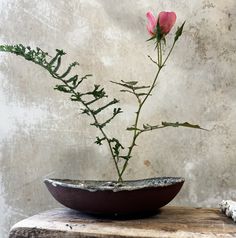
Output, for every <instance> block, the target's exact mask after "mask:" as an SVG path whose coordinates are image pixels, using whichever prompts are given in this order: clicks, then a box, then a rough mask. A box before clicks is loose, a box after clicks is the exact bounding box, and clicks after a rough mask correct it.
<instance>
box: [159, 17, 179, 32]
mask: <svg viewBox="0 0 236 238" xmlns="http://www.w3.org/2000/svg"><path fill="white" fill-rule="evenodd" d="M158 19H159V25H160V28H161V30H162V33H163V34H168V33H169V32H170V30H171V28H172V27H173V26H174V24H175V22H176V14H175V12H160V13H159V16H158Z"/></svg>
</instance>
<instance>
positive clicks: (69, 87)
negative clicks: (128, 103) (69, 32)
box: [0, 44, 124, 180]
mask: <svg viewBox="0 0 236 238" xmlns="http://www.w3.org/2000/svg"><path fill="white" fill-rule="evenodd" d="M0 51H2V52H9V53H13V54H15V55H18V56H21V57H23V58H25V59H26V60H28V61H32V62H33V63H35V64H37V65H39V66H41V67H42V68H44V69H46V70H47V71H48V73H49V74H50V75H51V76H52V77H53V78H55V79H57V80H58V81H60V84H57V85H56V86H55V88H54V89H55V90H58V91H60V92H64V93H68V94H70V99H71V101H76V102H79V103H81V104H82V106H83V108H81V111H82V114H86V115H88V116H91V117H92V118H93V122H92V123H91V124H90V125H92V126H95V127H96V128H98V129H99V130H100V132H101V134H102V136H103V137H102V139H99V137H97V138H96V141H95V143H96V144H98V145H101V144H102V143H101V142H102V141H103V140H105V141H106V142H107V144H108V146H109V149H110V152H111V155H112V158H113V161H114V163H115V167H116V170H117V173H118V177H119V180H122V178H121V176H120V171H119V167H118V158H117V157H118V156H119V153H120V150H121V149H123V148H124V147H123V146H122V145H121V143H120V142H119V140H118V139H116V138H109V137H108V135H107V134H106V133H105V131H104V127H105V126H106V125H107V124H108V123H110V122H111V121H112V120H113V119H114V118H115V117H116V116H117V115H118V114H120V113H122V110H121V108H120V107H114V108H113V114H112V116H111V117H109V118H108V119H106V120H105V121H104V122H99V120H98V118H97V115H98V114H99V113H101V112H102V111H103V110H105V109H107V108H108V107H111V106H113V105H115V104H117V103H119V100H117V99H116V98H114V99H113V100H111V101H109V102H108V103H106V104H104V105H102V106H100V107H98V108H92V105H93V104H94V103H95V102H97V101H99V100H101V99H104V98H107V97H108V96H107V94H106V92H105V90H104V88H102V87H101V86H100V85H96V84H95V85H94V87H93V89H91V90H90V91H87V92H85V93H84V92H80V91H79V86H80V85H81V84H82V83H83V82H84V81H87V80H88V78H89V77H91V76H92V74H86V75H84V76H83V77H79V75H78V74H75V75H71V74H70V73H71V70H72V69H73V68H74V67H75V66H78V65H79V63H78V62H73V63H71V64H70V65H69V66H68V67H67V69H66V70H65V71H64V72H63V73H59V71H60V69H61V62H62V56H64V55H65V54H66V53H65V52H64V51H63V50H59V49H56V55H55V56H54V57H51V56H49V54H48V53H47V52H44V51H43V50H41V49H40V48H39V47H37V48H36V49H32V48H31V47H29V46H27V47H26V46H24V45H22V44H17V45H0ZM88 97H90V98H91V97H92V99H89V100H88V99H87V98H88Z"/></svg>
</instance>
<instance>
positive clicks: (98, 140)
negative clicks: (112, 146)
mask: <svg viewBox="0 0 236 238" xmlns="http://www.w3.org/2000/svg"><path fill="white" fill-rule="evenodd" d="M104 140H106V138H105V137H103V138H100V137H98V136H97V137H96V141H95V142H94V143H96V144H97V145H102V141H104Z"/></svg>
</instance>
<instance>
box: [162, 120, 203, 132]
mask: <svg viewBox="0 0 236 238" xmlns="http://www.w3.org/2000/svg"><path fill="white" fill-rule="evenodd" d="M161 124H162V125H163V126H172V127H180V126H182V127H189V128H195V129H201V130H206V129H204V128H202V127H200V126H199V125H194V124H190V123H188V122H184V123H179V122H175V123H173V122H162V123H161Z"/></svg>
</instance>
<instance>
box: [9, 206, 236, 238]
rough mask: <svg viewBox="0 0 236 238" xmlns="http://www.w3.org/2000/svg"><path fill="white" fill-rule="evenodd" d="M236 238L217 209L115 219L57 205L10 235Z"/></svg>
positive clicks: (182, 209) (18, 237)
mask: <svg viewBox="0 0 236 238" xmlns="http://www.w3.org/2000/svg"><path fill="white" fill-rule="evenodd" d="M27 237H34V238H48V237H50V238H51V237H56V238H75V237H76V238H79V237H81V238H82V237H83V238H85V237H94V238H95V237H99V238H101V237H102V238H115V237H119V238H131V237H137V238H138V237H139V238H144V237H145V238H164V237H165V238H189V237H191V238H232V237H236V226H235V225H234V223H233V221H231V220H230V219H227V217H225V216H224V215H223V214H221V213H220V212H219V211H218V210H216V209H199V208H195V209H194V208H186V207H168V206H167V207H165V208H163V209H161V210H160V213H159V214H157V215H156V216H153V217H146V218H141V217H139V219H128V220H127V219H119V218H117V219H111V218H108V217H103V218H101V217H100V218H99V217H92V216H87V215H84V214H80V213H78V212H75V211H72V210H69V209H65V208H64V209H54V210H51V211H47V212H45V213H42V214H38V215H35V216H33V217H30V218H28V219H26V220H23V221H21V222H19V223H18V224H16V225H15V226H14V227H13V228H12V230H11V232H10V237H9V238H27Z"/></svg>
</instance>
